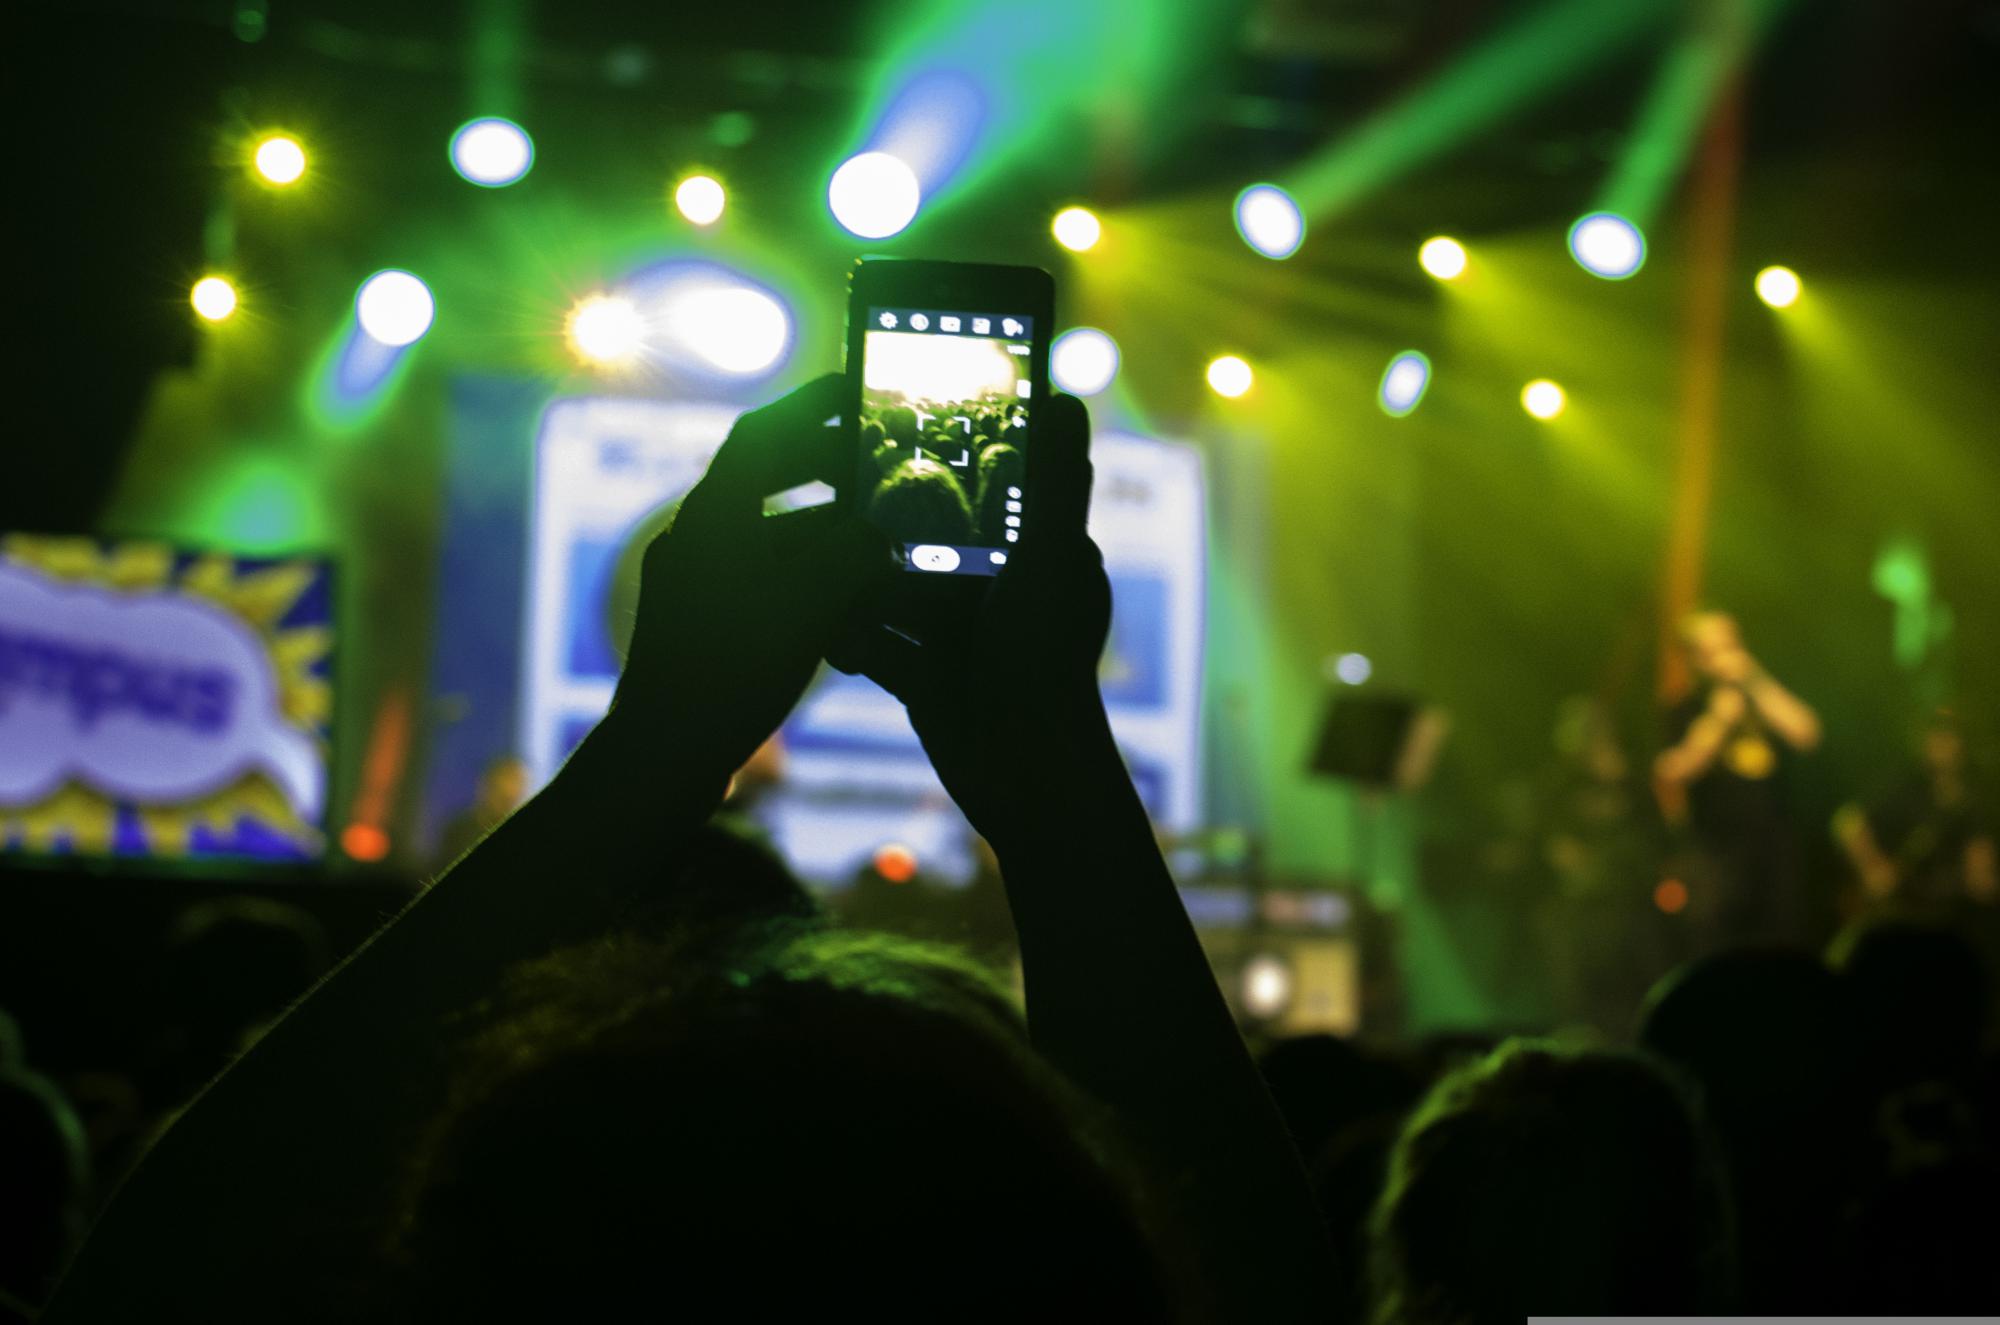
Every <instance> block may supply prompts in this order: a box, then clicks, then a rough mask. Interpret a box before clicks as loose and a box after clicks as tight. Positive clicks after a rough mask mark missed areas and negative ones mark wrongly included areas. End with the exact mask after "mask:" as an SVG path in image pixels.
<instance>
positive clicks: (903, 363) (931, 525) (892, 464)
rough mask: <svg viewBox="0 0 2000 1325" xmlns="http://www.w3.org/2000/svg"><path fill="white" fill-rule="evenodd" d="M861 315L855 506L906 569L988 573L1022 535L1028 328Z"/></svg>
mask: <svg viewBox="0 0 2000 1325" xmlns="http://www.w3.org/2000/svg"><path fill="white" fill-rule="evenodd" d="M868 317H869V321H868V330H867V332H866V334H865V336H864V338H863V342H862V353H863V363H862V393H861V419H860V439H861V448H860V449H861V455H860V467H861V473H860V484H859V490H860V491H861V493H862V494H863V496H862V500H861V507H862V509H863V510H865V511H866V512H867V513H868V516H869V518H870V519H871V520H873V521H874V522H875V523H876V524H877V525H878V526H879V527H881V528H882V529H883V530H884V531H886V532H887V533H888V534H889V536H890V538H891V539H893V540H894V541H895V542H896V543H897V544H898V545H899V546H900V547H901V548H902V549H903V553H904V558H905V564H906V565H907V566H908V567H909V569H911V570H914V571H926V572H932V573H947V574H949V573H956V574H969V575H991V574H994V573H996V572H997V571H998V570H999V568H1000V567H1001V566H1003V565H1005V564H1006V561H1007V553H1008V550H1009V549H1010V548H1011V547H1012V546H1013V545H1014V544H1015V543H1016V542H1018V541H1019V539H1020V531H1021V513H1022V506H1023V491H1024V485H1025V482H1026V471H1027V457H1026V438H1027V422H1028V410H1029V407H1030V401H1029V396H1030V392H1031V381H1032V379H1031V377H1030V373H1029V352H1030V343H1031V342H1030V338H1031V336H1032V335H1033V328H1032V326H1031V325H1030V321H1029V319H1027V318H1024V317H1016V316H1004V315H1000V314H984V313H977V314H975V313H952V312H937V311H931V310H913V309H900V308H899V309H888V308H874V309H870V310H869V313H868Z"/></svg>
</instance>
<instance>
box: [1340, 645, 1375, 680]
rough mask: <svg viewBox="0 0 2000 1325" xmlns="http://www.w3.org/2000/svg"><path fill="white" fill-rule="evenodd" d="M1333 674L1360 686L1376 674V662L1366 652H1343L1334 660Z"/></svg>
mask: <svg viewBox="0 0 2000 1325" xmlns="http://www.w3.org/2000/svg"><path fill="white" fill-rule="evenodd" d="M1333 675H1334V679H1335V680H1337V681H1340V682H1342V683H1344V684H1346V685H1351V686H1358V685H1360V684H1361V683H1362V682H1364V681H1366V680H1367V679H1368V678H1369V677H1371V676H1373V675H1375V664H1374V663H1372V662H1370V661H1368V655H1367V654H1365V653H1343V654H1341V655H1340V656H1339V657H1338V658H1335V659H1334V660H1333Z"/></svg>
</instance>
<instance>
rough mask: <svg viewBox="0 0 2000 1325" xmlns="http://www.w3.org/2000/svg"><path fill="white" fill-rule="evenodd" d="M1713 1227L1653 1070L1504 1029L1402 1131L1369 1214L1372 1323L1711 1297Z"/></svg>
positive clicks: (1700, 1144)
mask: <svg viewBox="0 0 2000 1325" xmlns="http://www.w3.org/2000/svg"><path fill="white" fill-rule="evenodd" d="M1727 1236H1728V1228H1727V1216H1726V1206H1725V1202H1724V1198H1723V1196H1722V1187H1721V1184H1720V1181H1719V1179H1718V1177H1717V1175H1716V1172H1715V1169H1714V1166H1713V1165H1712V1163H1711V1162H1710V1159H1709V1153H1708V1147H1707V1146H1706V1144H1705V1140H1704V1137H1703V1133H1702V1131H1701V1129H1700V1127H1699V1126H1698V1124H1697V1122H1696V1119H1695V1116H1694V1113H1693V1111H1692V1109H1691V1108H1690V1106H1689V1103H1688V1101H1687V1099H1686V1098H1685V1097H1684V1096H1683V1094H1682V1092H1681V1091H1680V1090H1679V1089H1678V1088H1677V1087H1676V1086H1675V1084H1674V1083H1673V1082H1672V1081H1671V1080H1669V1078H1668V1077H1667V1076H1666V1075H1665V1074H1664V1073H1663V1072H1662V1071H1661V1070H1660V1069H1659V1068H1657V1067H1655V1066H1653V1065H1652V1064H1651V1063H1650V1062H1648V1061H1646V1060H1645V1059H1643V1058H1640V1057H1638V1056H1636V1055H1632V1054H1625V1053H1612V1052H1608V1051H1575V1050H1565V1049H1559V1048H1556V1047H1554V1046H1551V1045H1544V1044H1535V1043H1527V1042H1514V1043H1510V1044H1506V1045H1503V1046H1502V1047H1501V1048H1499V1049H1497V1050H1495V1051H1494V1052H1493V1054H1492V1055H1491V1056H1489V1057H1487V1058H1486V1059H1484V1060H1482V1061H1480V1062H1478V1063H1475V1064H1472V1065H1470V1066H1468V1067H1464V1068H1461V1069H1459V1070H1458V1071H1457V1072H1454V1073H1452V1074H1451V1075H1450V1076H1447V1077H1446V1078H1444V1079H1443V1080H1442V1081H1440V1082H1439V1083H1438V1084H1437V1085H1436V1086H1435V1087H1434V1088H1433V1089H1432V1091H1431V1093H1430V1096H1429V1097H1428V1098H1427V1099H1426V1100H1425V1101H1424V1103H1423V1104H1422V1105H1420V1106H1419V1107H1418V1109H1417V1112H1416V1113H1415V1114H1414V1115H1413V1116H1412V1117H1411V1119H1410V1121H1409V1123H1408V1124H1407V1126H1406V1127H1405V1128H1404V1130H1403V1135H1402V1138H1401V1139H1400V1141H1398V1143H1397V1145H1396V1150H1395V1154H1394V1156H1393V1158H1392V1159H1391V1162H1390V1171H1389V1180H1388V1184H1387V1187H1386V1188H1385V1190H1384V1192H1383V1194H1382V1199H1381V1202H1380V1204H1379V1205H1378V1207H1377V1209H1376V1213H1375V1220H1374V1226H1373V1238H1374V1269H1375V1278H1374V1283H1373V1290H1374V1292H1373V1296H1374V1301H1375V1319H1376V1320H1377V1321H1379V1322H1391V1321H1394V1322H1455V1323H1469V1322H1484V1321H1519V1320H1520V1319H1521V1318H1522V1317H1523V1316H1525V1315H1529V1314H1537V1315H1664V1314H1687V1313H1697V1312H1702V1311H1706V1310H1711V1309H1714V1307H1715V1306H1716V1305H1717V1303H1718V1299H1719V1297H1720V1296H1721V1295H1722V1294H1723V1292H1724V1291H1725V1288H1726V1283H1727Z"/></svg>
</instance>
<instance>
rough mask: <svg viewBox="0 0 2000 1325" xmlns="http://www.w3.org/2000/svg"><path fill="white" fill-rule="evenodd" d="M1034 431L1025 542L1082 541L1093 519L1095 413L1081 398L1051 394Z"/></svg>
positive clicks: (1031, 447)
mask: <svg viewBox="0 0 2000 1325" xmlns="http://www.w3.org/2000/svg"><path fill="white" fill-rule="evenodd" d="M1032 433H1033V436H1032V439H1031V440H1030V442H1029V443H1028V500H1027V502H1026V506H1027V510H1026V511H1025V512H1024V513H1023V515H1022V521H1021V523H1022V531H1023V533H1024V535H1025V538H1024V540H1023V541H1024V543H1034V542H1043V543H1047V542H1066V541H1069V540H1070V539H1072V538H1077V537H1082V536H1083V534H1084V531H1085V529H1086V528H1087V526H1088V524H1089V519H1090V482H1091V468H1090V413H1089V411H1087V410H1086V409H1085V408H1084V406H1083V402H1082V401H1081V400H1078V399H1077V398H1076V397H1075V396H1064V395H1056V396H1051V397H1049V399H1048V400H1047V401H1045V402H1044V403H1043V404H1042V406H1041V408H1040V410H1039V411H1038V414H1037V417H1036V419H1035V423H1034V427H1033V430H1032Z"/></svg>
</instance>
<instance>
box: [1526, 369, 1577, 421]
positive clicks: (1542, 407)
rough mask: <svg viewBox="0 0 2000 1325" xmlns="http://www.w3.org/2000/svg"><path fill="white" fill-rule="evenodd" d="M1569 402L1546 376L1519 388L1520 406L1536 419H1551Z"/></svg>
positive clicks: (1567, 397)
mask: <svg viewBox="0 0 2000 1325" xmlns="http://www.w3.org/2000/svg"><path fill="white" fill-rule="evenodd" d="M1568 404H1569V396H1568V395H1567V394H1566V393H1565V392H1564V391H1563V389H1562V388H1561V387H1559V386H1557V385H1556V384H1555V383H1554V382H1551V381H1549V379H1548V378H1546V377H1540V378H1536V379H1535V380H1534V381H1532V382H1530V383H1528V385H1526V386H1524V387H1522V388H1521V408H1522V409H1524V410H1526V411H1528V413H1530V414H1532V415H1534V416H1535V417H1536V418H1538V419H1553V418H1554V417H1555V416H1556V415H1558V414H1560V413H1562V412H1563V408H1564V406H1566V405H1568Z"/></svg>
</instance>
